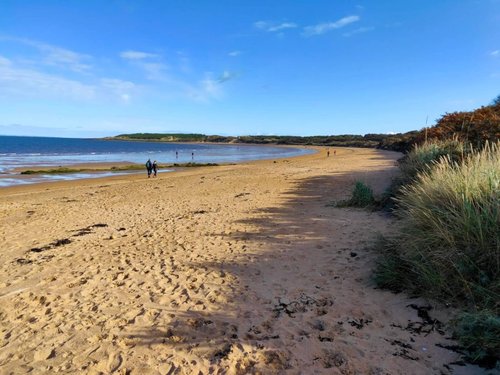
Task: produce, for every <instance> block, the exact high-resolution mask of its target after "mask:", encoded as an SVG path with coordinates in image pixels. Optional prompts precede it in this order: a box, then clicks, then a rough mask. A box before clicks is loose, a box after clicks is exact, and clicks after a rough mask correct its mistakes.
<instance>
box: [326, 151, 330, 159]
mask: <svg viewBox="0 0 500 375" xmlns="http://www.w3.org/2000/svg"><path fill="white" fill-rule="evenodd" d="M326 157H327V158H328V157H330V150H328V151H327V152H326Z"/></svg>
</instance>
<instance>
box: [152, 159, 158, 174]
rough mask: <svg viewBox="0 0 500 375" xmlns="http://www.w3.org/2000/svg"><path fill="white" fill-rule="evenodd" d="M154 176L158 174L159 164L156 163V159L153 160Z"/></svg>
mask: <svg viewBox="0 0 500 375" xmlns="http://www.w3.org/2000/svg"><path fill="white" fill-rule="evenodd" d="M153 173H154V174H153V176H154V177H156V174H157V173H158V164H157V163H156V160H155V161H154V162H153Z"/></svg>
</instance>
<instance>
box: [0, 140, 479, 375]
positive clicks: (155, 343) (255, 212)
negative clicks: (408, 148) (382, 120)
mask: <svg viewBox="0 0 500 375" xmlns="http://www.w3.org/2000/svg"><path fill="white" fill-rule="evenodd" d="M335 149H336V150H337V153H336V155H330V157H327V156H326V148H323V147H321V148H320V151H319V152H317V153H314V154H309V155H301V156H297V157H293V158H283V159H276V160H259V161H251V162H243V163H238V164H237V165H220V166H217V167H211V168H196V169H186V170H182V171H176V172H174V173H168V174H163V175H162V174H160V175H159V176H158V177H157V178H151V179H148V178H146V177H145V174H133V175H126V176H115V177H108V178H103V179H87V180H77V181H64V182H51V183H45V184H37V185H25V186H15V187H6V188H2V189H0V208H1V210H0V213H1V220H2V225H1V226H0V236H1V237H0V238H2V240H3V242H4V251H3V252H2V253H0V267H1V272H0V300H1V301H2V303H1V306H0V323H1V330H2V341H1V342H0V372H7V373H8V372H9V371H15V370H16V369H21V368H23V369H25V370H26V371H28V370H29V371H31V372H32V373H46V372H56V371H58V372H73V373H94V374H96V373H111V372H115V371H119V372H123V373H130V374H142V373H147V372H158V373H160V374H172V373H176V372H179V373H182V372H184V373H198V372H200V371H201V372H203V373H206V372H209V371H211V370H210V369H212V371H219V372H220V373H233V374H238V373H240V374H242V373H259V372H260V373H266V374H267V373H276V374H279V373H297V372H300V371H311V372H314V373H318V374H323V373H324V374H331V373H354V372H358V373H374V374H376V373H380V374H382V373H390V374H406V373H413V374H427V373H439V371H443V372H444V373H447V372H446V371H448V370H447V369H446V367H445V366H444V365H448V366H452V365H450V363H452V362H454V361H457V360H458V359H459V355H458V354H457V353H454V352H451V351H449V350H446V349H443V348H442V347H438V346H436V345H435V344H438V343H439V344H445V345H451V344H453V342H452V341H450V340H448V339H447V338H446V337H444V336H442V335H441V334H440V333H439V332H437V331H431V332H430V333H429V334H428V335H423V334H422V335H418V334H414V333H411V332H409V331H407V330H405V329H404V327H406V326H407V325H408V324H409V323H408V322H415V324H420V323H421V318H420V317H419V316H418V312H417V311H416V310H415V309H413V308H412V307H410V305H412V304H414V305H423V304H425V303H426V302H425V301H422V300H419V299H409V298H407V297H405V296H404V295H402V294H399V295H394V294H392V293H390V292H386V291H381V290H377V289H374V287H373V285H372V283H371V280H370V277H371V276H370V275H371V269H372V267H373V264H374V261H375V258H376V254H374V253H373V252H372V251H371V250H370V244H371V243H373V241H374V240H375V239H376V236H377V233H388V232H390V230H391V226H392V225H393V224H394V223H393V222H392V221H391V219H388V218H387V217H384V216H382V215H381V214H379V213H376V212H367V211H364V210H359V209H340V208H333V207H329V206H328V204H329V203H331V202H332V201H334V200H341V199H345V198H347V197H348V196H349V194H350V191H351V189H352V186H353V185H354V183H355V182H356V181H357V180H361V181H363V182H365V183H367V184H369V185H370V186H371V187H372V188H373V190H374V192H375V194H381V193H382V192H383V191H384V189H385V188H386V187H387V185H388V183H389V181H390V178H391V177H392V176H393V175H394V174H395V173H396V168H395V166H394V164H395V160H396V159H398V158H399V157H400V154H397V153H393V152H389V151H381V150H375V149H354V148H335ZM431 315H432V317H433V318H434V317H435V318H437V319H439V320H441V321H443V322H446V319H447V315H449V311H447V310H445V309H444V308H437V306H436V308H435V309H434V310H432V311H431ZM410 339H411V340H410ZM424 349H425V350H424ZM453 369H456V370H457V371H456V372H455V374H460V371H462V370H464V371H468V373H470V374H473V373H478V374H479V373H480V372H477V371H480V370H478V369H477V368H471V367H470V366H465V367H463V368H460V367H453ZM293 371H295V372H293ZM462 373H465V372H462Z"/></svg>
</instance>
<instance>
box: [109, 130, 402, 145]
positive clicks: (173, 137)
mask: <svg viewBox="0 0 500 375" xmlns="http://www.w3.org/2000/svg"><path fill="white" fill-rule="evenodd" d="M401 136H403V135H401ZM387 137H389V135H387V134H366V135H350V134H346V135H324V136H309V137H299V136H288V135H246V136H239V137H235V136H221V135H205V134H182V133H177V134H171V133H134V134H120V135H117V136H116V137H110V138H107V139H113V140H127V141H154V142H210V143H246V144H277V145H304V146H306V145H307V146H331V147H334V146H335V147H340V146H344V147H370V148H375V147H379V146H380V144H381V143H382V142H383V141H384V140H385V139H387ZM390 137H393V135H391V136H390Z"/></svg>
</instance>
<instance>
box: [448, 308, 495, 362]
mask: <svg viewBox="0 0 500 375" xmlns="http://www.w3.org/2000/svg"><path fill="white" fill-rule="evenodd" d="M453 335H454V337H455V338H456V339H457V340H458V341H459V343H460V345H461V346H462V347H463V348H464V349H465V350H466V351H467V353H468V354H467V357H468V359H469V360H470V361H471V362H473V363H479V364H481V365H483V366H485V367H489V368H492V367H495V362H496V360H497V358H498V356H499V353H500V317H499V316H498V315H495V314H493V313H491V312H490V311H480V312H477V313H463V314H460V316H459V317H458V319H456V320H455V323H454V332H453Z"/></svg>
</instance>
